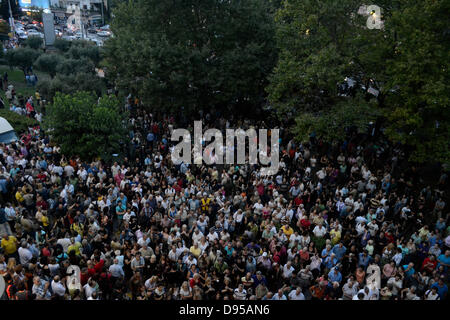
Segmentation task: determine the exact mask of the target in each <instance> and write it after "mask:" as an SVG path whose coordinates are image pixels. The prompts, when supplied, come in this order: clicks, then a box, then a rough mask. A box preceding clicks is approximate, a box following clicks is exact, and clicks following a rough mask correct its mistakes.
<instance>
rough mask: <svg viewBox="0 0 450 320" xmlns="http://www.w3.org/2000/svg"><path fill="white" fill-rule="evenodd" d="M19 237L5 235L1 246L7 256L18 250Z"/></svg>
mask: <svg viewBox="0 0 450 320" xmlns="http://www.w3.org/2000/svg"><path fill="white" fill-rule="evenodd" d="M17 243H18V242H17V238H16V237H14V236H9V235H7V234H5V235H4V237H3V239H2V242H1V246H2V248H3V250H4V252H5V254H6V255H7V256H11V255H13V254H14V253H16V251H17Z"/></svg>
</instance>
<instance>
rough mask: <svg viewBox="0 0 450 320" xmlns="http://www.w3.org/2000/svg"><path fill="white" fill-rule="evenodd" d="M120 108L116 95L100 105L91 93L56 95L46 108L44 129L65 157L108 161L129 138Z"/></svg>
mask: <svg viewBox="0 0 450 320" xmlns="http://www.w3.org/2000/svg"><path fill="white" fill-rule="evenodd" d="M119 106H120V103H119V101H118V100H117V99H116V98H115V97H113V96H102V97H101V98H100V100H99V102H97V96H96V95H94V94H92V93H88V92H83V91H80V92H77V93H75V94H73V95H68V94H62V93H57V94H56V95H55V97H54V100H53V104H51V105H50V106H49V107H48V108H47V115H46V117H45V119H44V127H45V128H47V129H49V130H50V132H51V135H52V137H53V139H54V140H55V141H56V142H57V143H58V144H59V145H60V146H61V151H62V152H63V153H64V154H67V155H69V156H73V155H79V156H80V157H81V158H82V159H84V160H91V159H93V158H96V157H101V158H103V159H107V160H108V159H110V158H111V156H112V154H113V153H119V152H120V142H121V141H122V140H123V137H126V136H127V135H126V132H127V130H126V127H125V126H124V123H127V122H126V121H125V120H126V119H125V115H124V113H123V112H121V111H120V108H119Z"/></svg>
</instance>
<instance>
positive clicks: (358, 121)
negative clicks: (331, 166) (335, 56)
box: [293, 96, 380, 142]
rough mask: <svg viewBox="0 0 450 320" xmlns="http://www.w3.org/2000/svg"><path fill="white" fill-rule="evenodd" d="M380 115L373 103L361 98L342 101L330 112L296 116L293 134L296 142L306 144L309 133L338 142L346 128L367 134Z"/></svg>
mask: <svg viewBox="0 0 450 320" xmlns="http://www.w3.org/2000/svg"><path fill="white" fill-rule="evenodd" d="M379 115H380V111H379V110H378V109H377V108H376V106H375V103H373V102H372V103H367V102H366V101H365V100H364V99H363V98H362V97H361V96H358V97H357V99H354V100H344V101H341V102H340V103H338V104H337V105H336V107H334V108H332V109H330V110H324V111H323V112H321V113H319V114H317V113H311V112H306V113H302V114H301V115H300V116H298V117H297V118H296V119H295V120H296V125H295V127H294V128H293V132H294V133H295V136H296V138H297V140H300V141H301V142H306V141H308V140H309V136H310V134H311V133H313V132H314V133H315V134H316V136H319V137H322V139H323V140H324V141H327V142H333V141H339V140H341V139H342V138H343V137H345V136H346V128H350V127H355V128H356V129H357V131H358V132H367V129H368V127H369V122H370V121H375V120H376V119H377V117H378V116H379Z"/></svg>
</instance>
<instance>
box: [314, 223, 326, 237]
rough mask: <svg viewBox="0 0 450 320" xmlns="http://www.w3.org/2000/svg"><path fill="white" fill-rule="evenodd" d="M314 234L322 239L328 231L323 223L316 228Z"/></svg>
mask: <svg viewBox="0 0 450 320" xmlns="http://www.w3.org/2000/svg"><path fill="white" fill-rule="evenodd" d="M313 233H314V235H315V236H316V237H317V238H322V237H323V236H324V235H325V234H326V233H327V229H326V228H325V227H324V226H323V225H322V224H321V223H319V224H318V225H317V226H315V227H314V229H313Z"/></svg>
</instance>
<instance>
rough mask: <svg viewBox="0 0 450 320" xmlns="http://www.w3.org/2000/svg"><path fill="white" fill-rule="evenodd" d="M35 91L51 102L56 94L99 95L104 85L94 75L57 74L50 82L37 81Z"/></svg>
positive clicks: (103, 89)
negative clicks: (86, 93)
mask: <svg viewBox="0 0 450 320" xmlns="http://www.w3.org/2000/svg"><path fill="white" fill-rule="evenodd" d="M37 90H38V91H39V93H40V94H41V95H42V97H44V98H45V99H46V100H49V101H51V100H53V97H54V96H55V95H56V93H57V92H60V93H64V94H69V93H73V92H77V91H90V92H94V93H95V94H97V95H101V94H102V92H104V91H105V84H104V82H103V80H102V79H100V78H99V77H97V76H96V75H94V74H88V73H76V74H68V75H65V74H58V75H56V76H55V78H53V79H51V80H44V81H39V82H38V84H37Z"/></svg>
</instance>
